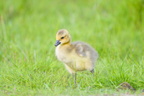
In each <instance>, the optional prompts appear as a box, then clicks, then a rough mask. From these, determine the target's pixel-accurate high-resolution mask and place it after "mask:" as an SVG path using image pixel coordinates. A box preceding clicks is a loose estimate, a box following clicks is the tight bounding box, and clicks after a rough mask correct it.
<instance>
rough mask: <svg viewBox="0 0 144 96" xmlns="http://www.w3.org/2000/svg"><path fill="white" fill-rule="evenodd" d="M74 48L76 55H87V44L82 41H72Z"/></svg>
mask: <svg viewBox="0 0 144 96" xmlns="http://www.w3.org/2000/svg"><path fill="white" fill-rule="evenodd" d="M72 44H73V46H74V50H75V52H76V53H77V55H78V56H81V57H87V52H88V50H87V46H86V44H85V43H83V42H73V43H72Z"/></svg>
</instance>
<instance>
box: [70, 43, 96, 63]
mask: <svg viewBox="0 0 144 96" xmlns="http://www.w3.org/2000/svg"><path fill="white" fill-rule="evenodd" d="M72 45H73V48H74V50H75V52H76V53H77V55H78V56H81V57H88V58H90V59H91V60H92V61H95V60H96V59H97V58H98V53H97V52H96V50H95V49H94V48H92V47H91V46H90V45H88V44H87V43H84V42H80V41H77V42H73V43H72Z"/></svg>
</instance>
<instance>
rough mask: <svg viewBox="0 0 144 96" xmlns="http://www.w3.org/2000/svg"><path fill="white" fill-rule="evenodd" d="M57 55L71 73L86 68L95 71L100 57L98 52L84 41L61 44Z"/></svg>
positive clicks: (57, 49)
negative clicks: (96, 62)
mask: <svg viewBox="0 0 144 96" xmlns="http://www.w3.org/2000/svg"><path fill="white" fill-rule="evenodd" d="M56 56H57V58H58V60H59V61H61V62H63V63H64V64H65V67H66V69H67V70H68V71H69V72H70V73H71V74H73V73H76V72H77V71H84V70H89V71H91V72H93V71H94V64H95V61H96V59H97V58H98V54H97V52H96V51H95V50H94V49H93V48H92V47H91V46H89V45H88V44H86V43H83V42H73V43H70V44H64V45H59V46H58V47H56Z"/></svg>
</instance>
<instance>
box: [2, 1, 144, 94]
mask: <svg viewBox="0 0 144 96" xmlns="http://www.w3.org/2000/svg"><path fill="white" fill-rule="evenodd" d="M143 19H144V0H41V1H40V0H1V1H0V90H1V91H0V92H1V94H3V95H7V94H13V95H16V94H23V95H28V94H31V95H36V94H42V95H44V94H55V95H58V94H71V95H86V94H89V95H91V94H99V93H104V92H103V91H99V92H98V93H97V91H96V90H100V89H103V88H104V89H114V90H115V89H116V88H117V87H118V85H119V84H120V83H122V82H128V83H130V84H131V85H132V86H133V87H134V88H135V89H137V90H141V89H144V81H143V80H144V75H143V73H144V21H143ZM62 28H65V29H67V30H68V31H69V32H70V34H71V36H72V40H73V41H84V42H87V43H89V44H90V45H91V46H93V47H94V48H95V49H96V50H97V51H98V53H99V55H100V58H99V60H98V62H97V64H96V68H95V69H96V72H95V77H92V76H91V74H89V73H88V72H80V73H78V87H77V88H75V89H73V87H72V86H73V80H72V78H71V79H68V78H67V76H68V75H69V73H68V72H67V71H66V70H65V68H64V66H63V64H62V63H61V62H59V61H57V59H56V57H55V52H54V50H55V47H54V43H55V34H56V32H57V31H58V30H59V29H62ZM106 93H107V91H106Z"/></svg>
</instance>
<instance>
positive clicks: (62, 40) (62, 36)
mask: <svg viewBox="0 0 144 96" xmlns="http://www.w3.org/2000/svg"><path fill="white" fill-rule="evenodd" d="M70 40H71V38H70V34H69V32H68V31H67V30H66V29H61V30H59V31H58V32H57V34H56V43H55V46H58V45H63V44H67V43H70Z"/></svg>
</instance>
